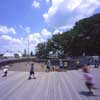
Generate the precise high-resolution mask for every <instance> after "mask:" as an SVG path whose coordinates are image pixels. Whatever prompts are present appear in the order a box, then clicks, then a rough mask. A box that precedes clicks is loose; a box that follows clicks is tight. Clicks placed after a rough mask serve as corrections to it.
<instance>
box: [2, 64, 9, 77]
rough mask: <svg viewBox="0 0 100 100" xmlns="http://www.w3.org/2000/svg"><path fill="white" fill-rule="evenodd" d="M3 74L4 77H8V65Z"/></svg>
mask: <svg viewBox="0 0 100 100" xmlns="http://www.w3.org/2000/svg"><path fill="white" fill-rule="evenodd" d="M3 73H4V74H3V76H2V77H6V76H7V74H8V66H7V65H6V66H5V68H4V69H3Z"/></svg>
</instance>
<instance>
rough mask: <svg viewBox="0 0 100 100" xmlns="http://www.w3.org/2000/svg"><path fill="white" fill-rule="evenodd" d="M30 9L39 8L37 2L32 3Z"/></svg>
mask: <svg viewBox="0 0 100 100" xmlns="http://www.w3.org/2000/svg"><path fill="white" fill-rule="evenodd" d="M32 7H35V8H39V7H40V3H39V2H37V1H34V2H33V3H32Z"/></svg>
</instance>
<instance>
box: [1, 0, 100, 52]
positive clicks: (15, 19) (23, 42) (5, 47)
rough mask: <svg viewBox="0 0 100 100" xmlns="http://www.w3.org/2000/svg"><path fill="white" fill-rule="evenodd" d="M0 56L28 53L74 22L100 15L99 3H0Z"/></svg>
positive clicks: (49, 0)
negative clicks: (5, 53)
mask: <svg viewBox="0 0 100 100" xmlns="http://www.w3.org/2000/svg"><path fill="white" fill-rule="evenodd" d="M0 13H1V14H0V52H1V53H2V52H6V51H9V52H18V51H20V52H23V50H24V49H25V48H27V41H28V40H29V42H30V51H31V50H32V51H33V52H35V46H36V45H37V44H38V43H40V42H44V41H47V39H48V38H51V37H52V35H53V34H57V33H58V32H61V33H62V32H63V31H66V30H69V29H70V28H72V27H73V26H74V24H75V22H76V21H78V20H80V19H83V18H85V17H89V16H91V15H93V14H96V13H100V1H99V0H9V1H8V0H1V1H0Z"/></svg>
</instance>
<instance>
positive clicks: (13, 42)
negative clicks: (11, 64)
mask: <svg viewBox="0 0 100 100" xmlns="http://www.w3.org/2000/svg"><path fill="white" fill-rule="evenodd" d="M0 46H1V47H0V51H2V52H6V51H11V52H14V53H15V52H18V51H22V50H23V49H24V48H25V45H24V40H22V39H18V38H13V37H11V36H9V35H2V36H0Z"/></svg>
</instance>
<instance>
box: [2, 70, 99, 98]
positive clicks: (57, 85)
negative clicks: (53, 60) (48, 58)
mask: <svg viewBox="0 0 100 100" xmlns="http://www.w3.org/2000/svg"><path fill="white" fill-rule="evenodd" d="M92 73H93V75H94V76H95V79H96V81H97V83H98V84H100V69H94V70H93V71H92ZM0 74H2V72H0ZM28 75H29V73H28V72H19V71H10V72H9V74H8V77H5V78H2V77H1V76H0V100H100V90H96V94H97V95H96V96H89V95H87V93H86V92H87V88H86V87H85V85H84V80H83V77H82V72H81V71H76V70H73V71H67V72H49V73H45V72H37V73H36V77H37V79H32V80H27V78H28Z"/></svg>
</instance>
